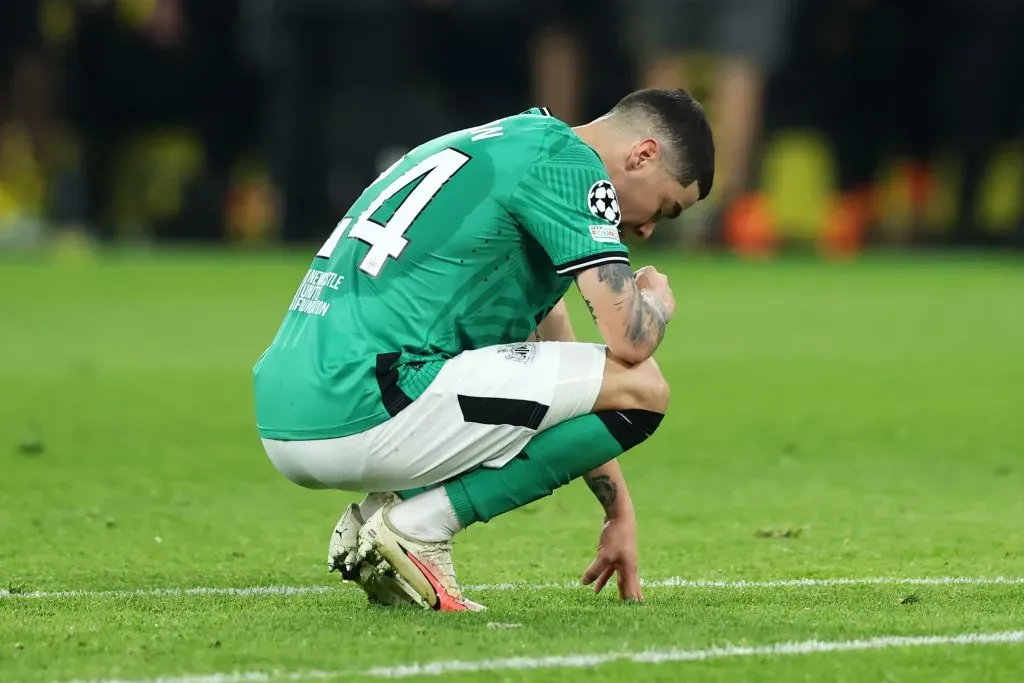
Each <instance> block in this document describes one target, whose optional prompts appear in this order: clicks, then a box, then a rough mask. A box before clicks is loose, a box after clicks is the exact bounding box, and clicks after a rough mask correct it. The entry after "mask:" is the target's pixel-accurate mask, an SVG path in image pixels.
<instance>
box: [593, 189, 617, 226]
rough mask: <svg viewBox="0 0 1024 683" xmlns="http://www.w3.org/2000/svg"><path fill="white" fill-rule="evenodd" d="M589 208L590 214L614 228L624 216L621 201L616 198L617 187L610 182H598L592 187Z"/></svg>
mask: <svg viewBox="0 0 1024 683" xmlns="http://www.w3.org/2000/svg"><path fill="white" fill-rule="evenodd" d="M587 206H588V208H589V209H590V213H592V214H594V215H595V216H597V217H598V218H601V219H603V220H606V221H608V222H609V223H611V224H612V225H613V226H616V225H618V224H619V220H620V219H621V218H622V215H621V213H620V211H619V199H618V197H616V196H615V186H614V185H612V181H610V180H598V181H597V182H596V183H594V184H593V185H591V186H590V192H588V193H587Z"/></svg>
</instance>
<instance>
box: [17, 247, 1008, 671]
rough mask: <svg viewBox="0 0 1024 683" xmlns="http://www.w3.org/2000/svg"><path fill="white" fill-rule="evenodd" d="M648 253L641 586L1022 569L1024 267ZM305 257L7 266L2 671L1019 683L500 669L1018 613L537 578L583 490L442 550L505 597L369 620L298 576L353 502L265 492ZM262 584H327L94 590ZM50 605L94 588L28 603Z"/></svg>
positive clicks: (990, 604) (637, 475) (579, 547)
mask: <svg viewBox="0 0 1024 683" xmlns="http://www.w3.org/2000/svg"><path fill="white" fill-rule="evenodd" d="M651 260H652V261H653V262H654V263H655V264H656V265H658V266H660V267H663V268H664V269H665V270H666V271H667V272H668V273H669V274H670V277H671V278H672V283H673V286H674V290H675V292H676V295H677V298H678V300H679V310H678V313H677V317H676V319H675V320H674V321H673V323H672V324H671V326H670V328H669V336H668V339H667V341H666V343H665V345H664V346H663V348H662V349H661V350H660V351H659V353H658V360H659V362H660V363H661V366H662V368H663V369H664V371H665V373H666V375H667V376H668V378H669V381H670V383H671V385H672V388H673V402H672V407H671V409H670V416H669V418H668V419H667V420H666V421H665V423H664V424H663V426H662V428H661V430H660V431H659V433H658V434H657V436H656V437H655V438H654V439H653V440H652V441H650V442H649V443H647V444H645V445H643V446H641V447H640V448H638V449H637V450H636V451H634V452H631V453H630V454H629V455H628V456H627V457H626V458H624V460H623V466H624V468H625V470H626V474H627V477H628V478H629V480H630V484H631V488H632V491H633V497H634V499H635V501H636V503H637V506H638V514H639V516H640V525H641V562H642V573H643V575H644V576H645V577H646V578H648V579H650V580H658V579H665V578H667V577H672V576H684V577H687V578H693V579H727V580H751V581H764V580H774V579H790V578H802V577H818V578H834V577H877V576H881V577H897V578H898V577H942V576H971V577H997V576H1004V577H1011V578H1014V577H1024V550H1022V548H1024V457H1022V456H1024V264H1022V263H1020V262H1013V261H995V260H983V259H981V258H957V259H954V258H938V257H927V258H923V257H917V258H913V259H911V258H909V257H907V258H896V257H875V258H872V259H868V260H865V261H863V262H860V263H855V264H850V265H842V266H837V265H832V266H826V265H822V264H819V263H816V262H813V261H784V262H781V263H774V264H759V265H747V264H739V263H735V262H731V261H724V260H717V259H708V260H701V259H693V260H689V261H687V260H683V259H673V258H672V257H669V256H666V255H664V254H656V255H653V256H652V257H651ZM307 261H308V259H307V257H306V256H301V255H300V256H297V257H295V256H286V255H258V254H235V255H233V256H230V257H228V256H223V255H216V254H207V255H201V254H192V255H189V254H164V255H160V256H144V255H135V256H107V257H104V258H102V259H100V260H99V261H96V262H82V263H70V264H67V263H64V264H62V263H56V262H50V261H45V260H38V261H34V262H29V263H24V262H23V263H14V262H11V261H5V262H2V263H0V314H2V319H0V502H2V505H0V588H6V589H7V590H8V593H7V594H4V595H0V680H4V681H7V680H18V681H21V680H25V681H35V680H58V681H64V680H70V679H113V678H128V679H135V678H143V679H151V678H155V677H159V676H163V677H175V676H183V675H186V674H216V673H220V674H228V673H232V672H263V673H266V674H272V675H271V676H270V677H271V678H274V677H275V676H277V677H285V678H287V677H288V676H289V675H292V674H294V678H312V677H315V676H317V675H319V676H321V677H324V676H333V675H337V676H338V677H344V678H352V679H361V678H363V677H365V675H366V674H367V672H368V670H369V669H372V668H373V667H396V666H402V665H409V664H413V663H428V662H436V661H441V660H453V659H459V660H464V661H466V662H476V663H479V662H481V661H483V660H495V659H500V658H508V657H526V658H534V659H529V660H522V661H519V662H518V663H517V662H512V663H508V662H506V663H505V664H501V663H495V662H493V661H492V662H491V665H492V666H499V668H498V670H495V671H490V672H479V671H477V672H475V673H474V672H472V671H470V672H466V673H462V674H459V676H461V678H462V680H475V679H481V680H483V679H486V680H490V681H495V680H510V681H573V680H587V681H618V680H622V679H623V678H626V677H635V678H642V679H643V680H665V681H670V680H682V679H684V678H685V679H687V680H723V681H725V680H730V681H732V680H751V681H775V680H804V679H806V680H850V681H854V680H889V681H935V680H962V681H977V680H1006V681H1011V680H1012V681H1019V680H1021V679H1022V678H1024V645H1022V644H1020V643H1019V642H1018V643H1017V644H991V645H964V644H958V645H934V646H928V647H910V646H900V647H895V648H892V649H884V650H882V649H879V650H868V651H850V652H828V653H818V654H806V655H792V656H784V655H782V654H778V653H773V654H760V655H754V656H738V655H735V652H736V651H735V650H729V651H728V652H731V653H733V655H734V656H728V657H721V658H717V659H707V660H703V661H700V660H699V661H681V662H666V663H661V664H650V663H637V662H635V661H618V662H613V663H607V664H603V665H600V666H597V667H596V668H592V669H586V668H565V667H566V664H567V663H568V662H567V661H563V660H558V661H554V660H552V661H549V662H548V664H549V665H551V666H552V667H553V668H547V669H527V668H524V667H525V666H526V664H532V665H534V666H535V665H537V664H538V661H537V660H536V658H542V657H547V656H556V655H605V654H607V653H613V652H614V653H633V654H635V653H638V652H643V651H648V650H656V651H659V652H660V651H664V650H676V651H691V650H706V649H707V648H709V647H711V646H726V645H730V644H731V645H732V646H744V645H749V646H762V645H764V646H768V645H773V644H777V643H780V642H784V641H796V642H802V641H809V640H813V639H817V640H820V641H829V642H846V641H849V640H852V639H864V638H872V637H876V636H923V635H925V636H930V635H943V636H946V635H958V634H965V633H970V634H978V633H982V634H989V633H997V632H1005V631H1015V630H1016V631H1019V630H1022V629H1024V584H1022V583H1016V584H1014V583H1004V584H971V585H903V584H878V585H847V586H822V585H812V586H783V587H779V586H751V587H739V586H736V585H735V584H728V585H726V586H708V587H692V586H690V587H678V586H677V587H671V586H667V587H660V588H650V589H648V590H647V596H648V601H647V604H645V605H642V606H629V605H621V604H618V602H617V600H616V597H615V595H614V594H613V593H612V592H611V591H609V592H607V593H603V594H601V595H599V596H594V595H593V594H591V593H589V592H587V591H586V590H585V589H581V588H575V589H573V588H550V587H549V588H536V587H529V584H547V583H551V582H556V583H562V582H571V581H573V580H574V579H576V578H577V577H578V576H579V573H580V572H581V571H582V570H583V568H584V567H585V566H586V565H587V564H588V563H589V561H590V559H591V557H592V553H593V546H594V543H595V541H596V538H597V533H598V530H599V523H600V515H599V507H598V505H597V503H596V502H595V501H594V500H593V499H592V497H591V496H590V494H589V492H588V491H587V490H586V487H585V486H582V485H579V484H574V485H572V486H570V487H568V488H566V489H565V490H562V491H559V492H558V493H556V495H554V496H552V497H551V498H548V499H546V500H543V501H540V502H539V503H536V504H534V505H532V506H529V507H528V508H526V509H523V510H520V511H517V512H515V513H512V514H510V515H507V516H506V517H504V518H501V519H499V520H496V521H494V522H492V523H490V524H488V525H481V526H479V527H475V528H472V529H470V530H468V531H467V533H466V534H465V535H464V537H463V538H462V539H461V542H460V543H458V544H457V547H456V561H457V563H458V566H459V571H460V577H461V579H462V581H463V582H464V583H466V584H492V585H493V584H498V583H503V582H518V583H522V584H528V586H527V587H524V588H521V589H519V590H507V589H505V590H498V589H495V588H493V587H491V588H487V589H481V590H478V591H477V592H475V593H472V594H471V595H472V597H474V598H477V599H479V600H480V601H482V602H484V603H486V604H487V605H488V606H489V607H490V610H489V611H488V612H487V613H485V614H482V615H438V614H432V613H424V612H419V611H412V610H398V611H395V610H390V611H389V610H382V609H371V608H369V607H367V606H365V604H364V602H363V600H362V598H361V594H360V593H358V592H357V590H355V589H352V588H350V587H343V586H340V585H338V584H336V583H335V581H334V580H333V576H328V575H327V574H326V573H325V570H324V565H323V562H324V556H325V554H326V543H327V539H328V535H329V533H330V529H331V527H332V526H333V524H334V522H335V520H336V518H337V514H338V512H339V511H340V509H341V507H342V505H343V503H345V502H346V501H347V500H349V497H348V496H346V495H343V494H337V493H329V492H310V491H305V490H302V489H300V488H298V487H295V486H293V485H292V484H290V483H288V482H287V481H286V480H284V479H283V478H282V477H281V476H280V475H278V474H277V473H276V472H275V471H274V469H273V468H272V467H271V466H270V464H269V463H268V461H267V460H266V457H265V455H264V454H263V453H262V450H261V448H260V445H259V442H258V440H257V438H256V435H255V432H254V427H253V423H252V407H251V381H250V377H251V375H250V372H251V367H252V364H253V362H254V361H255V360H256V358H257V357H258V355H259V353H260V352H261V351H262V349H263V348H264V346H265V345H266V344H267V342H268V341H269V339H270V338H271V336H272V335H273V333H274V331H275V330H276V327H277V324H278V322H279V320H280V316H281V315H282V312H283V310H284V308H285V307H286V306H287V305H288V302H289V301H290V300H291V297H292V294H293V290H294V289H295V287H296V285H297V284H298V281H299V279H300V278H301V276H302V274H303V272H304V269H305V267H306V263H307ZM574 302H575V300H574ZM580 313H582V315H576V316H575V319H576V326H577V331H578V332H579V333H580V335H581V336H583V337H587V338H593V333H592V331H591V330H592V325H591V323H590V322H589V320H588V319H587V316H586V313H585V311H583V310H582V309H581V308H580V307H579V306H576V307H575V308H574V314H580ZM271 585H279V586H306V587H310V586H314V587H315V586H331V587H332V588H336V590H331V591H328V592H303V593H298V594H292V595H281V594H258V595H248V596H237V595H225V594H199V595H196V594H186V595H180V594H172V595H154V594H146V593H137V594H127V595H125V594H122V595H96V594H95V593H92V592H90V591H107V590H117V589H124V590H129V591H134V590H136V589H148V588H173V587H178V588H180V587H248V586H271ZM63 590H80V591H85V592H84V593H78V594H72V595H63V596H55V595H42V596H39V595H35V596H34V597H32V595H34V594H33V593H32V592H33V591H42V592H44V593H50V592H53V591H63ZM495 623H497V624H501V625H505V626H508V625H513V626H511V627H508V628H503V627H500V626H494V625H493V624H495ZM489 624H492V625H490V626H489ZM1017 640H1018V641H1019V640H1020V639H1019V638H1018V639H1017ZM811 649H814V648H813V647H812V648H811ZM651 658H653V656H652V657H651ZM691 659H692V657H691ZM573 661H574V662H575V663H586V660H583V661H581V662H580V661H575V660H573ZM316 671H319V672H321V673H320V674H316V673H315V672H316ZM274 672H276V673H274ZM303 672H305V673H303ZM311 672H313V673H311ZM378 673H382V674H383V673H390V674H395V673H399V672H396V671H394V670H389V671H384V672H378ZM210 680H211V681H219V682H221V683H228V682H229V681H231V680H243V678H242V677H240V676H239V677H234V678H232V677H221V678H213V679H210ZM245 680H262V678H261V677H260V676H257V675H255V674H253V675H252V676H250V677H249V678H248V679H245Z"/></svg>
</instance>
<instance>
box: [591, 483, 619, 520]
mask: <svg viewBox="0 0 1024 683" xmlns="http://www.w3.org/2000/svg"><path fill="white" fill-rule="evenodd" d="M584 479H585V480H586V482H587V486H588V487H590V490H591V491H592V492H593V494H594V497H595V498H597V500H598V502H600V503H601V506H602V507H604V510H605V512H608V511H609V510H611V508H612V506H613V505H615V499H616V498H617V497H618V495H619V489H618V487H617V486H616V485H615V482H613V481H612V479H611V477H609V476H608V475H606V474H599V475H598V476H596V477H584Z"/></svg>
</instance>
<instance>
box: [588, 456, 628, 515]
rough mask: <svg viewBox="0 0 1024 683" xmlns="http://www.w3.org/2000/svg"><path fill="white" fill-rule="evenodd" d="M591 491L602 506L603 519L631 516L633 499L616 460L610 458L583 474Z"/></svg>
mask: <svg viewBox="0 0 1024 683" xmlns="http://www.w3.org/2000/svg"><path fill="white" fill-rule="evenodd" d="M583 479H584V481H586V482H587V486H588V487H589V488H590V491H591V493H593V494H594V497H595V498H597V500H598V502H599V503H601V507H603V508H604V516H605V519H623V518H633V517H634V516H635V512H634V510H633V499H632V498H630V496H629V488H627V486H626V478H625V476H624V475H623V474H622V468H621V467H619V462H618V460H612V461H610V462H608V463H605V464H604V465H602V466H601V467H598V468H597V469H595V470H592V471H591V472H588V473H587V474H585V475H583Z"/></svg>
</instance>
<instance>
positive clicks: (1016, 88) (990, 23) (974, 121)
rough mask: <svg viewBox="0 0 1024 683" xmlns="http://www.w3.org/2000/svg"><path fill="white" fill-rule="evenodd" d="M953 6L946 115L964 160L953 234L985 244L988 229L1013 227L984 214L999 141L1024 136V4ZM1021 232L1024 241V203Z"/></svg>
mask: <svg viewBox="0 0 1024 683" xmlns="http://www.w3.org/2000/svg"><path fill="white" fill-rule="evenodd" d="M949 4H950V6H949V8H948V12H949V18H950V27H951V29H950V31H949V32H948V34H947V35H946V36H945V39H946V41H947V51H946V58H945V60H944V63H943V67H944V69H945V74H946V82H945V88H944V89H943V90H942V92H941V101H942V109H941V117H942V125H943V129H944V130H945V132H947V134H948V136H949V139H950V141H951V143H952V145H953V147H954V149H955V150H956V151H957V153H958V156H959V161H960V163H961V182H960V184H959V198H960V201H959V203H958V212H957V216H956V221H955V224H954V225H955V227H954V231H953V235H954V239H955V240H956V241H957V242H960V243H966V244H978V243H981V242H984V241H986V238H985V236H984V234H983V233H984V232H985V229H986V228H987V229H988V231H990V232H991V231H992V230H993V229H994V230H995V231H997V232H999V231H1001V229H1004V228H1005V227H1006V226H983V225H982V223H983V222H984V221H983V218H982V216H980V206H979V204H980V195H981V186H982V181H983V180H984V178H985V175H986V173H987V171H988V170H989V167H990V164H991V162H992V156H993V153H994V152H995V150H996V146H997V145H998V144H999V143H1000V142H1003V141H1004V140H1007V139H1012V138H1014V137H1019V136H1020V135H1021V134H1022V133H1024V2H1021V0H971V1H970V2H955V1H952V2H950V3H949ZM1021 181H1022V186H1021V190H1020V192H1021V195H1020V196H1021V197H1024V178H1022V179H1021ZM1015 232H1016V233H1017V234H1016V239H1017V240H1018V241H1019V242H1020V243H1024V206H1022V207H1021V215H1020V217H1019V225H1017V226H1015Z"/></svg>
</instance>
